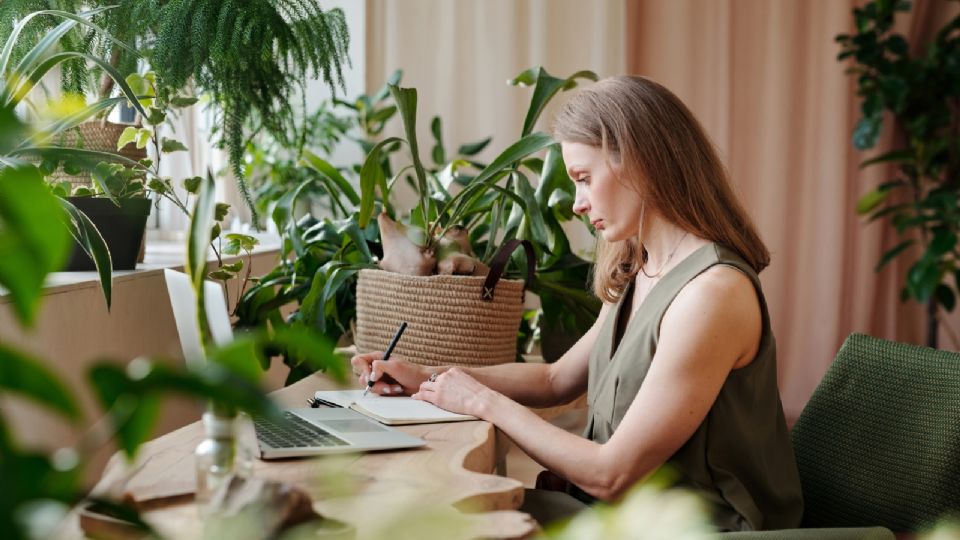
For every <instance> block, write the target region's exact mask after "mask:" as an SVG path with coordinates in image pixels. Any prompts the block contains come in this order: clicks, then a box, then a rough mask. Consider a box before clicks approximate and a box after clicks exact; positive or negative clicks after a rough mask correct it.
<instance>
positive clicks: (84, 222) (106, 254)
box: [60, 199, 113, 310]
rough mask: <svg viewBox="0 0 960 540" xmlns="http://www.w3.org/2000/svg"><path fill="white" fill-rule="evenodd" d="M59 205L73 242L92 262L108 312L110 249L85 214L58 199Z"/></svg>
mask: <svg viewBox="0 0 960 540" xmlns="http://www.w3.org/2000/svg"><path fill="white" fill-rule="evenodd" d="M60 205H61V206H62V207H63V209H64V210H66V212H67V215H68V216H69V219H68V220H67V229H68V230H69V231H70V234H71V236H73V239H74V241H76V242H77V243H78V244H80V247H81V248H83V251H84V252H85V253H86V254H87V256H89V257H90V259H91V260H93V264H94V266H96V268H97V275H99V276H100V288H101V289H103V298H104V300H105V301H106V302H107V310H109V309H110V305H111V303H112V299H113V261H112V259H111V256H110V248H108V247H107V243H106V242H105V241H104V239H103V236H101V235H100V231H98V230H97V227H96V226H95V225H94V224H93V222H92V221H90V218H89V217H87V215H86V214H84V213H83V212H81V211H80V210H79V209H78V208H77V207H76V206H74V205H73V204H71V203H70V201H68V200H66V199H60Z"/></svg>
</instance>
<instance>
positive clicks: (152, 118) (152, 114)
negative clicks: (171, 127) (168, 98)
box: [146, 107, 167, 126]
mask: <svg viewBox="0 0 960 540" xmlns="http://www.w3.org/2000/svg"><path fill="white" fill-rule="evenodd" d="M147 110H148V111H149V112H148V113H147V115H146V119H147V123H148V124H150V125H151V126H159V125H160V124H162V123H163V121H164V120H166V119H167V113H165V112H163V109H159V108H157V107H148V108H147Z"/></svg>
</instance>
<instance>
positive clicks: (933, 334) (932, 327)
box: [927, 298, 939, 349]
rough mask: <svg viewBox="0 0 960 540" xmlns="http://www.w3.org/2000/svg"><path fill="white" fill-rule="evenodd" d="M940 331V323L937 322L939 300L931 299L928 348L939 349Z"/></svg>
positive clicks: (928, 317) (929, 304)
mask: <svg viewBox="0 0 960 540" xmlns="http://www.w3.org/2000/svg"><path fill="white" fill-rule="evenodd" d="M938 330H939V321H938V320H937V300H936V298H931V299H930V300H927V346H928V347H933V348H934V349H936V348H937V332H938Z"/></svg>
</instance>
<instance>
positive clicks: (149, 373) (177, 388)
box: [89, 359, 276, 456]
mask: <svg viewBox="0 0 960 540" xmlns="http://www.w3.org/2000/svg"><path fill="white" fill-rule="evenodd" d="M89 376H90V380H91V382H92V383H93V386H94V389H95V390H96V394H97V398H98V400H99V401H100V404H101V406H102V407H103V408H104V409H105V410H107V411H109V413H110V417H111V420H112V421H113V423H114V429H115V430H116V431H117V434H118V435H119V438H120V442H121V444H122V446H123V450H124V452H125V453H126V454H127V455H128V456H132V455H133V454H134V453H135V452H136V449H137V448H138V447H139V445H140V444H142V443H143V441H144V440H145V439H146V438H147V437H148V436H149V434H150V432H151V430H152V426H153V422H154V419H155V418H156V414H155V407H156V399H157V398H158V397H159V396H161V395H164V394H170V393H177V394H182V395H186V396H189V397H192V398H200V399H209V400H212V401H214V402H215V403H216V404H217V405H216V406H217V408H219V409H220V410H229V411H231V412H233V411H236V410H242V411H247V412H250V413H251V414H254V415H271V414H276V408H275V406H274V405H273V403H272V402H271V401H270V399H269V398H268V397H267V396H266V395H265V393H264V392H263V390H262V389H260V388H259V387H258V386H257V385H255V384H254V383H253V382H251V381H250V380H249V379H247V378H246V377H243V376H240V375H238V374H237V373H236V372H234V371H232V370H230V369H228V368H226V367H224V366H223V365H221V364H219V363H216V362H207V363H205V364H203V365H202V366H200V367H197V368H194V369H191V370H190V371H185V370H183V369H179V368H172V367H169V366H166V365H164V364H160V363H153V362H150V361H147V360H143V359H138V360H135V361H133V362H131V364H130V365H129V366H128V367H127V368H126V369H125V368H123V367H122V366H119V365H117V364H114V363H100V364H97V365H95V366H94V367H93V369H91V371H90V373H89Z"/></svg>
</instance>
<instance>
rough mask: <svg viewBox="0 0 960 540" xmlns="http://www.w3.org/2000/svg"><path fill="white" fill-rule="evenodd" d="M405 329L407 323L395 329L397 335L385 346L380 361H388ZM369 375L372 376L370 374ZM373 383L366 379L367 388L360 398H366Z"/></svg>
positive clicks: (371, 380)
mask: <svg viewBox="0 0 960 540" xmlns="http://www.w3.org/2000/svg"><path fill="white" fill-rule="evenodd" d="M406 329H407V322H406V321H404V322H402V323H400V328H397V333H396V334H394V335H393V339H391V340H390V344H389V345H387V350H386V351H384V352H383V358H382V359H381V360H383V361H384V362H386V361H387V360H389V359H390V355H391V354H392V353H393V348H394V347H396V346H397V342H398V341H400V336H401V335H403V331H404V330H406ZM371 375H373V374H372V373H371ZM375 382H376V381H374V380H373V379H369V378H368V379H367V387H366V388H365V389H364V390H363V395H362V396H360V397H367V392H369V391H370V389H371V388H373V384H374V383H375Z"/></svg>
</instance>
